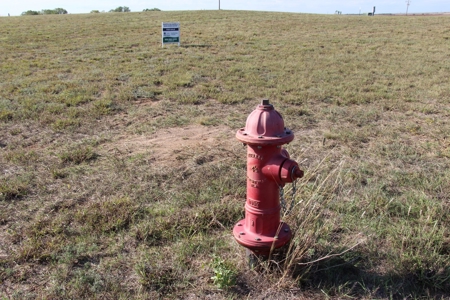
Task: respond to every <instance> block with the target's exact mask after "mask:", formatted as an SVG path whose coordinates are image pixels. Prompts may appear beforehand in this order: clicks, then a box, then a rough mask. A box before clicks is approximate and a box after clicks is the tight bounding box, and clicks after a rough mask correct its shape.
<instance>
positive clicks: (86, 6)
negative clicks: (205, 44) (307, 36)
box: [0, 0, 450, 16]
mask: <svg viewBox="0 0 450 300" xmlns="http://www.w3.org/2000/svg"><path fill="white" fill-rule="evenodd" d="M220 2H221V3H220V6H221V8H222V9H230V10H260V11H282V12H301V13H319V14H332V13H334V12H335V11H336V10H339V11H342V13H343V14H357V13H359V12H360V10H361V12H369V11H372V7H373V6H376V13H405V12H406V0H398V1H397V0H390V1H389V0H369V1H367V0H341V1H335V0H334V1H331V0H258V1H257V0H221V1H220ZM118 6H128V7H129V8H130V10H131V11H132V12H133V11H142V10H143V9H145V8H154V7H157V8H159V9H161V10H202V9H206V10H212V9H217V8H218V6H219V0H152V1H143V0H127V1H124V0H96V1H92V0H66V1H58V0H0V16H7V15H8V13H9V14H10V15H11V16H18V15H20V14H21V13H22V12H24V11H27V10H36V11H40V10H42V9H53V8H57V7H61V8H64V9H66V10H67V11H68V12H69V13H72V14H78V13H89V12H90V11H91V10H94V9H95V10H99V11H103V10H104V11H109V10H110V9H114V8H116V7H118ZM424 12H450V0H410V5H409V10H408V13H411V14H413V13H424Z"/></svg>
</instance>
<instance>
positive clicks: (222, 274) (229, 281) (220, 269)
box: [211, 255, 236, 289]
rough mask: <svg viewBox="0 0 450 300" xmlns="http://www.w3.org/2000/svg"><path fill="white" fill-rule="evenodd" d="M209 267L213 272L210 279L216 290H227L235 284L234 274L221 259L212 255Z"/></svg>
mask: <svg viewBox="0 0 450 300" xmlns="http://www.w3.org/2000/svg"><path fill="white" fill-rule="evenodd" d="M211 267H212V269H213V271H214V276H213V277H211V279H212V280H213V282H214V284H215V285H216V286H217V287H218V288H220V289H223V288H228V287H231V286H233V285H235V284H236V272H235V271H234V270H233V269H232V268H231V267H230V266H229V265H228V264H227V263H226V262H225V261H224V260H223V259H222V258H220V257H218V256H216V255H213V261H212V263H211Z"/></svg>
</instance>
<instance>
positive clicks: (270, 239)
mask: <svg viewBox="0 0 450 300" xmlns="http://www.w3.org/2000/svg"><path fill="white" fill-rule="evenodd" d="M233 235H234V238H235V239H236V241H237V242H238V243H239V244H241V245H242V246H244V247H245V248H247V249H249V250H251V251H253V252H255V253H258V254H259V255H263V256H264V255H265V256H268V255H269V254H270V252H271V250H274V249H278V248H281V247H283V246H284V245H286V244H287V243H288V242H289V241H290V240H291V237H292V232H291V229H290V228H289V225H288V224H286V223H284V222H280V225H279V227H278V230H277V232H276V235H275V236H266V235H261V234H257V233H254V232H251V231H249V230H246V229H245V219H243V220H240V221H239V222H238V223H237V224H236V225H235V226H234V228H233Z"/></svg>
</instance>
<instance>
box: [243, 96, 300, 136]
mask: <svg viewBox="0 0 450 300" xmlns="http://www.w3.org/2000/svg"><path fill="white" fill-rule="evenodd" d="M236 138H237V139H238V140H240V141H241V142H243V143H245V144H250V145H283V144H286V143H289V142H290V141H292V140H293V139H294V133H293V132H292V131H291V130H289V129H287V128H285V127H284V120H283V117H282V116H281V115H280V113H279V112H278V111H276V110H275V109H274V107H273V105H272V104H270V103H269V100H266V99H265V100H262V103H261V104H260V105H258V106H257V107H256V109H255V110H254V111H253V112H251V113H250V115H249V116H248V117H247V122H246V124H245V128H241V129H240V130H238V132H237V133H236Z"/></svg>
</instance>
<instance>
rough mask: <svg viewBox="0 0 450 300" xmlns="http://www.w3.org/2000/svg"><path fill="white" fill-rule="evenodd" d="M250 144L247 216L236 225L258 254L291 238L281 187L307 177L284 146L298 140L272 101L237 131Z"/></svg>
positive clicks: (242, 240) (245, 242)
mask: <svg viewBox="0 0 450 300" xmlns="http://www.w3.org/2000/svg"><path fill="white" fill-rule="evenodd" d="M236 137H237V139H238V140H240V141H241V142H243V143H244V144H246V145H247V200H246V203H245V219H243V220H241V221H239V222H238V223H237V224H236V225H235V226H234V228H233V235H234V237H235V239H236V241H237V242H238V243H239V244H241V245H242V246H244V247H246V248H248V249H249V250H251V251H253V252H254V253H257V254H258V255H262V256H268V255H269V253H270V251H271V250H272V249H277V248H280V247H282V246H284V245H285V244H286V243H288V242H289V241H290V239H291V236H292V234H291V230H290V228H289V226H288V225H287V224H286V223H284V222H281V220H280V210H281V207H280V194H279V189H280V187H283V186H284V185H285V183H289V182H293V181H294V180H296V179H297V178H299V177H301V176H303V172H302V171H301V170H300V169H299V167H298V164H297V163H296V162H295V161H293V160H291V159H290V157H289V153H288V152H287V150H285V149H283V148H282V147H281V146H282V145H284V144H286V143H289V142H290V141H292V140H293V139H294V134H293V133H292V132H291V131H290V130H289V129H287V128H285V127H284V121H283V118H282V116H281V115H280V114H279V113H278V112H277V111H276V110H275V109H274V107H273V106H272V105H271V104H269V101H268V100H263V103H262V104H261V105H259V106H257V107H256V109H255V110H254V111H253V112H252V113H251V114H250V115H249V116H248V118H247V122H246V126H245V128H242V129H240V130H238V132H237V133H236Z"/></svg>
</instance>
